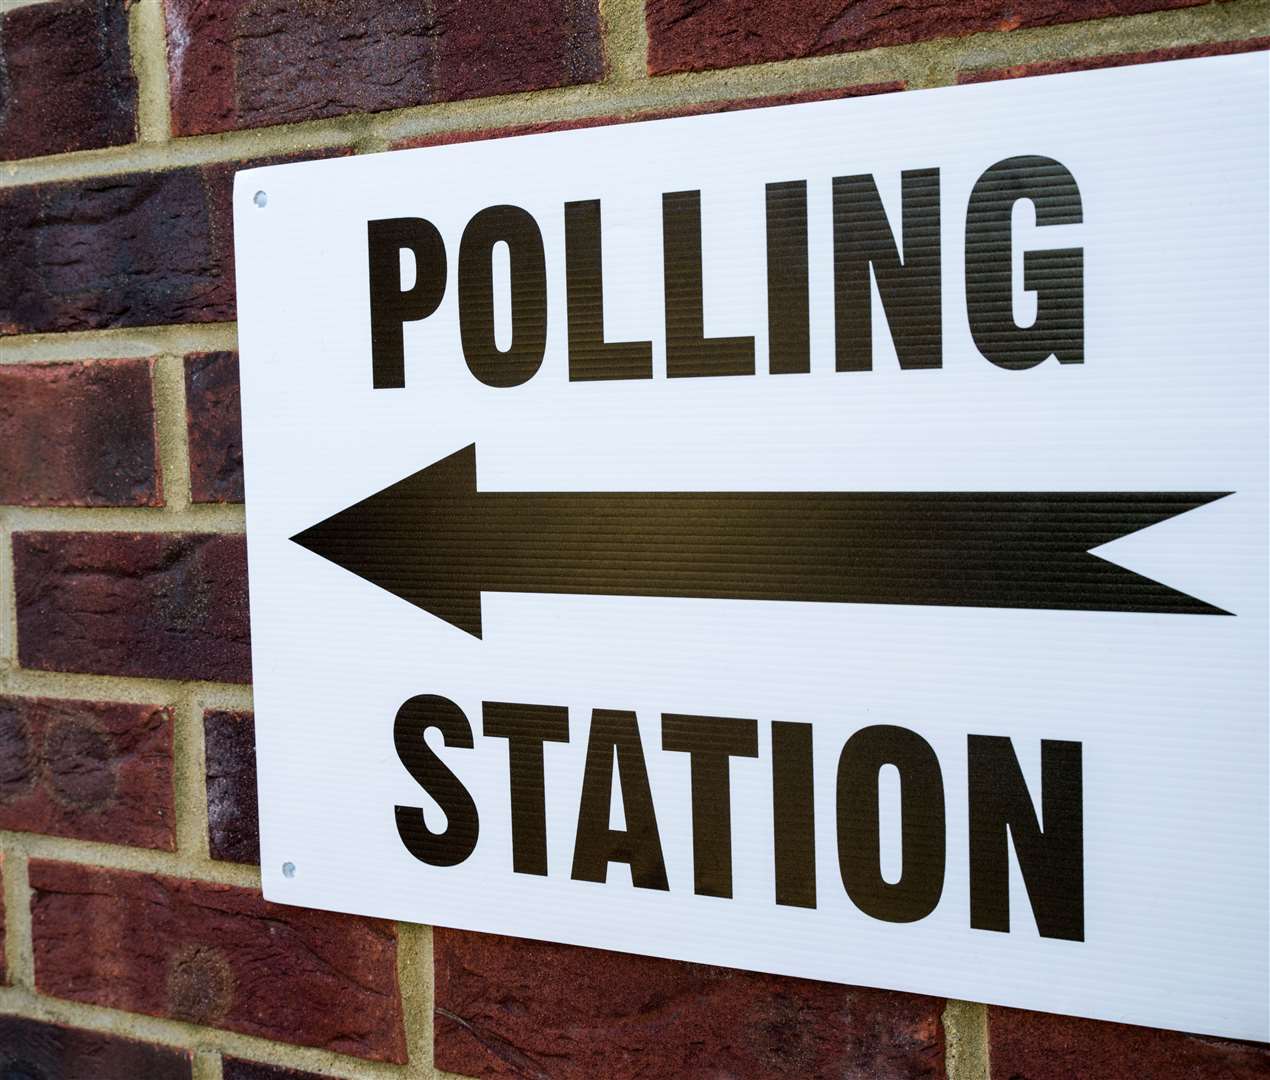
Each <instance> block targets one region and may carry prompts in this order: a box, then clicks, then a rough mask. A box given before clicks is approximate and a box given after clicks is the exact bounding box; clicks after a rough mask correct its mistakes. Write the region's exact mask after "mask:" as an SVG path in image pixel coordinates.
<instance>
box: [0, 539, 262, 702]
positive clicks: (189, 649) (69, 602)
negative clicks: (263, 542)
mask: <svg viewBox="0 0 1270 1080" xmlns="http://www.w3.org/2000/svg"><path fill="white" fill-rule="evenodd" d="M13 558H14V578H15V581H16V586H17V609H18V662H19V664H20V665H21V666H22V667H28V668H38V669H40V670H43V671H82V672H88V673H90V674H95V675H140V676H150V677H153V678H159V679H208V680H213V681H221V682H240V683H242V682H250V681H251V643H250V637H249V631H248V621H247V551H246V544H245V542H244V538H243V537H242V536H237V535H216V534H204V533H108V532H100V533H71V532H20V533H15V534H14V537H13Z"/></svg>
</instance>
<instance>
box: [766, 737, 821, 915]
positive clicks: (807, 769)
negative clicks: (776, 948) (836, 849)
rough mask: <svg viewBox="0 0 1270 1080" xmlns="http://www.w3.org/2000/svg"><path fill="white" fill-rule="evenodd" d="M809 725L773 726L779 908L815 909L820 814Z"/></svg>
mask: <svg viewBox="0 0 1270 1080" xmlns="http://www.w3.org/2000/svg"><path fill="white" fill-rule="evenodd" d="M811 765H812V750H811V725H810V724H791V723H786V722H784V721H781V720H776V721H773V723H772V821H773V845H774V848H775V857H776V902H777V903H778V904H783V905H785V906H786V907H803V908H814V907H815V906H816V812H815V787H814V784H813V778H812V767H811Z"/></svg>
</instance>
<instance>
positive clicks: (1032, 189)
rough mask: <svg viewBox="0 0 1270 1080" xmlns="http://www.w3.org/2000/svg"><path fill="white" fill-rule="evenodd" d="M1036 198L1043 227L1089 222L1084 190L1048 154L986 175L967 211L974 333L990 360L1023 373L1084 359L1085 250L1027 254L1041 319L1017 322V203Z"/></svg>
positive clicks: (1027, 283)
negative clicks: (1051, 361) (1014, 270)
mask: <svg viewBox="0 0 1270 1080" xmlns="http://www.w3.org/2000/svg"><path fill="white" fill-rule="evenodd" d="M1020 199H1029V200H1031V202H1032V205H1033V206H1034V207H1035V208H1036V224H1037V225H1038V226H1040V225H1074V224H1078V223H1079V222H1080V221H1081V220H1082V213H1083V211H1082V207H1081V199H1080V189H1079V188H1078V187H1077V186H1076V179H1075V177H1073V176H1072V174H1071V173H1070V172H1068V171H1067V169H1066V167H1065V166H1063V165H1060V164H1059V163H1058V162H1057V161H1054V160H1053V159H1052V158H1047V157H1034V156H1024V157H1012V158H1006V159H1005V160H1004V161H998V162H997V163H996V164H995V165H993V166H992V168H990V169H989V170H988V171H987V172H985V173H984V174H983V175H982V176H981V177H979V180H978V182H977V183H976V184H975V187H974V191H972V192H971V194H970V205H969V207H968V208H967V210H966V312H967V314H968V315H969V317H970V333H971V335H972V336H973V337H974V341H975V345H976V346H977V347H978V349H979V351H980V352H981V353H982V354H983V355H984V357H985V358H987V359H988V360H991V361H992V362H993V363H994V364H996V365H997V366H998V367H1003V368H1008V369H1011V370H1014V371H1022V370H1025V369H1027V368H1030V367H1035V366H1036V365H1037V364H1039V363H1041V362H1042V361H1044V360H1048V359H1049V358H1050V357H1051V356H1053V357H1055V358H1056V359H1057V360H1058V362H1059V363H1060V364H1082V363H1084V361H1085V254H1084V249H1083V248H1078V247H1076V248H1053V249H1050V250H1048V251H1025V252H1024V253H1023V287H1024V288H1025V289H1028V290H1030V291H1032V292H1035V293H1036V321H1035V322H1034V323H1033V324H1032V325H1031V326H1027V327H1023V326H1019V325H1018V324H1017V323H1016V322H1015V321H1014V286H1013V281H1012V265H1013V250H1012V248H1013V239H1012V236H1011V227H1010V219H1011V215H1012V213H1013V211H1014V204H1015V203H1016V202H1018V201H1019V200H1020Z"/></svg>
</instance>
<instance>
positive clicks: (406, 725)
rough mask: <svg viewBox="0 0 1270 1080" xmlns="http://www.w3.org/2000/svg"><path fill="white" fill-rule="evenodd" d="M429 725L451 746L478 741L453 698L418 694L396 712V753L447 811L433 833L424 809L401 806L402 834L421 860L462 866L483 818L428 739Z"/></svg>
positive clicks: (399, 829)
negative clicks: (442, 824)
mask: <svg viewBox="0 0 1270 1080" xmlns="http://www.w3.org/2000/svg"><path fill="white" fill-rule="evenodd" d="M429 728H436V729H437V730H438V731H439V732H441V737H442V738H443V739H444V740H445V745H446V746H460V747H463V748H465V749H467V750H470V749H472V746H473V745H474V743H473V739H472V727H471V725H470V724H469V723H468V722H467V717H466V716H464V715H463V710H462V709H460V708H459V707H458V706H457V705H455V704H454V702H453V701H449V700H448V699H446V698H443V697H437V696H436V695H435V694H418V695H416V696H415V697H412V698H411V699H410V700H409V701H407V702H405V704H403V705H402V706H401V708H400V709H398V710H397V718H396V720H395V721H394V722H393V729H392V738H393V744H394V745H395V746H396V748H397V757H399V758H400V759H401V763H402V764H403V765H404V766H405V767H406V771H407V772H408V773H410V775H411V776H413V777H414V778H415V781H416V782H417V783H418V784H419V786H420V787H421V788H423V790H424V791H426V792H427V793H428V794H429V795H431V796H432V798H433V799H434V800H435V801H436V804H437V805H438V806H439V807H440V808H441V809H442V811H444V813H445V831H444V832H439V833H434V832H433V831H432V830H431V829H429V828H428V826H427V823H426V822H425V821H424V820H423V808H422V807H419V806H398V807H397V808H396V814H397V834H398V835H399V836H400V837H401V842H402V843H403V844H405V845H406V850H407V851H409V852H410V854H411V855H413V856H414V857H415V858H416V859H418V860H419V861H420V862H425V863H428V865H430V866H457V865H458V864H459V863H461V862H462V861H463V860H464V859H466V858H467V857H468V856H469V855H471V854H472V851H473V849H475V847H476V838H477V834H478V833H479V831H480V829H479V825H480V822H479V820H478V818H477V814H476V803H474V802H473V801H472V796H471V794H470V793H469V792H468V790H467V788H465V787H464V786H463V783H462V781H460V780H459V778H458V777H457V776H455V775H454V773H452V772H451V771H450V770H449V769H448V768H447V767H446V765H445V763H444V762H443V761H442V760H441V759H440V758H439V757H437V755H436V754H434V753H433V752H432V748H431V747H430V746H428V744H427V743H426V742H424V738H423V736H424V734H425V733H426V732H427V730H428V729H429Z"/></svg>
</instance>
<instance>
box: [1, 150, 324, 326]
mask: <svg viewBox="0 0 1270 1080" xmlns="http://www.w3.org/2000/svg"><path fill="white" fill-rule="evenodd" d="M348 152H349V151H348V150H346V149H338V150H329V151H322V152H316V153H310V154H306V155H299V156H295V157H286V158H277V157H272V158H258V159H254V160H250V161H242V162H232V163H228V164H221V165H204V166H199V167H189V168H181V169H169V170H167V171H164V172H149V173H128V174H125V175H121V176H109V177H100V178H96V179H91V180H71V181H66V182H62V183H54V184H36V185H26V186H19V187H10V188H5V189H0V251H2V252H4V259H5V263H4V269H5V274H6V275H7V277H6V280H5V287H4V288H3V289H0V334H29V333H41V332H47V331H63V330H103V329H108V328H110V327H116V326H153V325H156V324H166V323H207V322H225V321H229V320H232V319H233V318H234V317H235V314H236V306H235V302H234V245H233V207H232V203H231V197H232V192H233V181H234V174H235V173H236V172H237V171H238V170H239V169H240V168H254V167H256V166H259V165H274V164H279V163H280V162H283V161H293V160H306V159H312V158H318V157H330V156H333V155H337V154H346V153H348Z"/></svg>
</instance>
